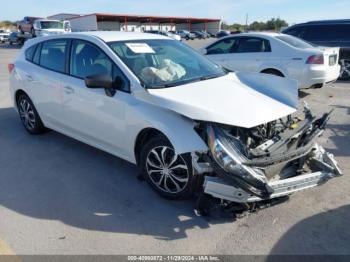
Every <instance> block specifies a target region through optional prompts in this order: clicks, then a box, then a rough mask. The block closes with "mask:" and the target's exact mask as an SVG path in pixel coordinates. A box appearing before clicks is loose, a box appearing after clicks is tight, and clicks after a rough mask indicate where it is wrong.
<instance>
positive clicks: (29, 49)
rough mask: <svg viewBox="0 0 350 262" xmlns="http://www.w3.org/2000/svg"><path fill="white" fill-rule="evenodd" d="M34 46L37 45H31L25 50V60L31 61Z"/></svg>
mask: <svg viewBox="0 0 350 262" xmlns="http://www.w3.org/2000/svg"><path fill="white" fill-rule="evenodd" d="M36 46H37V45H33V46H31V47H29V48H28V49H27V50H26V51H25V57H26V60H28V61H30V62H32V60H33V56H34V52H35V48H36Z"/></svg>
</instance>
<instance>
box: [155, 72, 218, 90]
mask: <svg viewBox="0 0 350 262" xmlns="http://www.w3.org/2000/svg"><path fill="white" fill-rule="evenodd" d="M220 76H222V75H217V74H216V75H209V76H201V77H196V78H192V79H187V80H183V81H178V82H174V83H168V84H161V85H152V86H149V87H148V88H155V89H156V88H167V87H174V86H179V85H185V84H189V83H194V82H199V81H205V80H209V79H213V78H217V77H220Z"/></svg>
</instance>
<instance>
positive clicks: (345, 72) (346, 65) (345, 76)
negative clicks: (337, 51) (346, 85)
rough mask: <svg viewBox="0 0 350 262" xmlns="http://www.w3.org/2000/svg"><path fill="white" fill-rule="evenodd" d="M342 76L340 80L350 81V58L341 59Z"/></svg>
mask: <svg viewBox="0 0 350 262" xmlns="http://www.w3.org/2000/svg"><path fill="white" fill-rule="evenodd" d="M340 66H341V70H340V76H339V80H341V81H348V80H350V60H349V59H342V60H340Z"/></svg>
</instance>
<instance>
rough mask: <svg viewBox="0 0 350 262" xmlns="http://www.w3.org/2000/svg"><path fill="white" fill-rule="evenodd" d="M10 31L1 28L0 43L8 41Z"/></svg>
mask: <svg viewBox="0 0 350 262" xmlns="http://www.w3.org/2000/svg"><path fill="white" fill-rule="evenodd" d="M9 35H10V33H9V32H8V31H6V30H2V29H0V43H5V42H7V41H8V38H9Z"/></svg>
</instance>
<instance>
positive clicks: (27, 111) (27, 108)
mask: <svg viewBox="0 0 350 262" xmlns="http://www.w3.org/2000/svg"><path fill="white" fill-rule="evenodd" d="M17 108H18V112H19V117H20V119H21V122H22V124H23V126H24V128H25V129H26V130H27V131H28V133H30V134H32V135H38V134H42V133H44V132H45V131H46V128H45V126H44V124H43V122H42V121H41V118H40V116H39V114H38V112H37V111H36V109H35V106H34V104H33V102H32V101H31V100H30V98H29V97H28V96H27V95H26V94H22V95H20V96H19V98H18V100H17Z"/></svg>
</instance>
